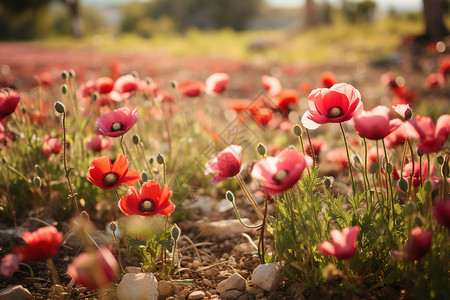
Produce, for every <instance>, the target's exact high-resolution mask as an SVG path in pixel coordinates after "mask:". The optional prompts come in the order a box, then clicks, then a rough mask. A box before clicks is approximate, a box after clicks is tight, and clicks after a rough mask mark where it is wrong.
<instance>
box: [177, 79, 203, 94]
mask: <svg viewBox="0 0 450 300" xmlns="http://www.w3.org/2000/svg"><path fill="white" fill-rule="evenodd" d="M204 89H205V84H204V83H203V82H201V81H198V80H186V81H183V82H180V84H179V85H178V92H179V93H180V94H181V95H184V96H187V97H198V96H200V95H201V93H203V90H204Z"/></svg>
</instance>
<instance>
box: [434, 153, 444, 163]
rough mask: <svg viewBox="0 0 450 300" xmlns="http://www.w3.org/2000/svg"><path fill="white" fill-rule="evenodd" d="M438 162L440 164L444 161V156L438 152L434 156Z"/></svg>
mask: <svg viewBox="0 0 450 300" xmlns="http://www.w3.org/2000/svg"><path fill="white" fill-rule="evenodd" d="M436 160H437V162H438V164H440V165H442V164H443V163H444V157H443V156H442V155H440V154H438V156H437V157H436Z"/></svg>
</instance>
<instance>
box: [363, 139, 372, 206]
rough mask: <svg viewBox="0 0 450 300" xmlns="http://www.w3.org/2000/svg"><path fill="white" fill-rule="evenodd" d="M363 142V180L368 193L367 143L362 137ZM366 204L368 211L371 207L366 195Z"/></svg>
mask: <svg viewBox="0 0 450 300" xmlns="http://www.w3.org/2000/svg"><path fill="white" fill-rule="evenodd" d="M362 139H363V142H364V174H363V176H364V180H365V181H367V190H369V191H370V182H369V177H368V176H367V165H368V160H367V151H368V150H367V141H366V138H365V137H363V138H362ZM366 202H367V209H369V207H370V206H371V205H370V203H369V198H368V197H367V194H366Z"/></svg>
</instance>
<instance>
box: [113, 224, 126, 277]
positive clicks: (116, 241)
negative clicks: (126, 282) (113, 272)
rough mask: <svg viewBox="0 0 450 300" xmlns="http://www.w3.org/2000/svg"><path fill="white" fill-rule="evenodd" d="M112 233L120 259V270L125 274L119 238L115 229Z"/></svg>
mask: <svg viewBox="0 0 450 300" xmlns="http://www.w3.org/2000/svg"><path fill="white" fill-rule="evenodd" d="M112 234H113V237H114V243H115V244H116V251H117V259H118V261H119V267H120V271H121V272H122V274H125V270H124V269H123V266H122V253H121V252H120V243H119V239H118V238H117V236H116V232H115V231H113V232H112Z"/></svg>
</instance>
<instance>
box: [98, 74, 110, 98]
mask: <svg viewBox="0 0 450 300" xmlns="http://www.w3.org/2000/svg"><path fill="white" fill-rule="evenodd" d="M95 86H96V87H97V92H98V93H99V94H108V93H109V92H111V91H112V90H113V88H114V80H112V78H109V77H100V78H97V80H96V81H95Z"/></svg>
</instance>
